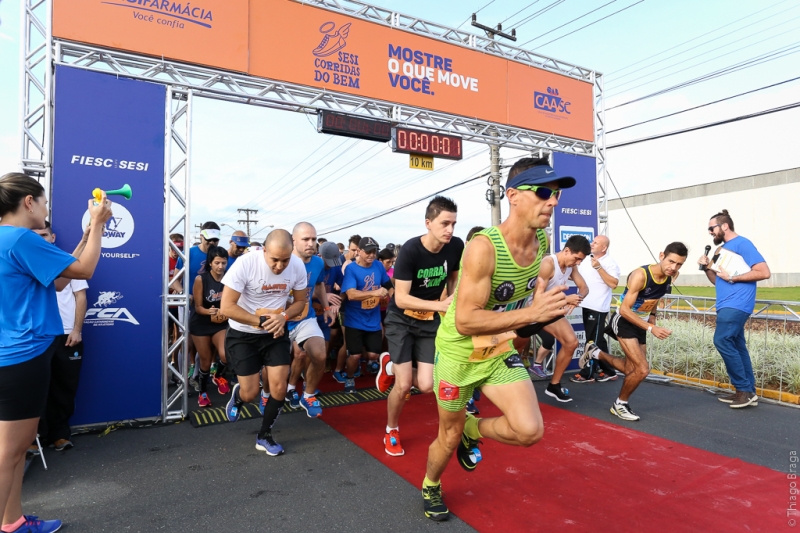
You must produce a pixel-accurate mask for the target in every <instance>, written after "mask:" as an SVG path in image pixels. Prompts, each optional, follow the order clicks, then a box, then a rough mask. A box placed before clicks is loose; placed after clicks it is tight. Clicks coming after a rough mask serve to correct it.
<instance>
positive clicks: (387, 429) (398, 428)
mask: <svg viewBox="0 0 800 533" xmlns="http://www.w3.org/2000/svg"><path fill="white" fill-rule="evenodd" d="M393 429H395V430H397V431H400V426H398V427H396V428H390V427H389V426H386V433H389V432H390V431H391V430H393Z"/></svg>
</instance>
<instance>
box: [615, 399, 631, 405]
mask: <svg viewBox="0 0 800 533" xmlns="http://www.w3.org/2000/svg"><path fill="white" fill-rule="evenodd" d="M614 403H617V404H619V405H628V402H623V401H622V400H620V399H619V398H617V401H616V402H614Z"/></svg>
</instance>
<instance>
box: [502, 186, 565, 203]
mask: <svg viewBox="0 0 800 533" xmlns="http://www.w3.org/2000/svg"><path fill="white" fill-rule="evenodd" d="M514 188H515V189H517V190H518V191H533V194H535V195H536V196H538V197H539V198H541V199H542V200H549V199H550V198H551V197H553V196H555V197H556V200H559V199H560V198H561V193H562V192H564V191H562V190H561V189H555V190H553V189H551V188H549V187H544V186H541V185H520V186H519V187H514Z"/></svg>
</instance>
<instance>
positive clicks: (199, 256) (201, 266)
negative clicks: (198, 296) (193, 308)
mask: <svg viewBox="0 0 800 533" xmlns="http://www.w3.org/2000/svg"><path fill="white" fill-rule="evenodd" d="M207 257H208V254H207V253H205V252H203V250H201V249H200V247H199V246H192V247H191V248H189V294H192V290H193V289H194V280H195V278H196V277H197V275H198V274H202V273H203V272H205V271H206V258H207ZM228 266H230V265H228ZM176 268H178V269H180V268H183V260H182V259H178V263H177V264H176ZM226 272H227V269H226Z"/></svg>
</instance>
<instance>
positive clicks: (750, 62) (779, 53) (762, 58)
mask: <svg viewBox="0 0 800 533" xmlns="http://www.w3.org/2000/svg"><path fill="white" fill-rule="evenodd" d="M798 51H800V44H794V45H789V46H788V47H784V48H783V49H780V48H779V49H777V50H773V51H771V52H768V53H765V54H761V55H759V56H755V57H752V58H750V59H746V60H744V61H740V62H739V63H734V64H733V65H729V66H727V67H725V68H722V69H719V70H715V71H713V72H710V73H708V74H704V75H702V76H699V77H697V78H692V79H691V80H687V81H685V82H681V83H679V84H677V85H673V86H671V87H667V88H666V89H661V90H660V91H656V92H654V93H651V94H648V95H645V96H641V97H639V98H634V99H633V100H628V101H627V102H623V103H621V104H617V105H615V106H612V107H609V108H607V109H606V111H611V110H612V109H616V108H618V107H622V106H626V105H629V104H633V103H636V102H641V101H642V100H647V99H649V98H654V97H656V96H661V95H662V94H666V93H669V92H672V91H676V90H678V89H683V88H684V87H689V86H690V85H695V84H697V83H702V82H704V81H708V80H711V79H714V78H718V77H720V76H725V75H726V74H731V73H733V72H738V71H740V70H743V69H745V68H749V67H753V66H756V65H759V64H762V63H766V62H769V61H772V60H774V59H779V58H781V57H784V56H786V55H790V54H794V53H796V52H798ZM787 52H788V53H787Z"/></svg>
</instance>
